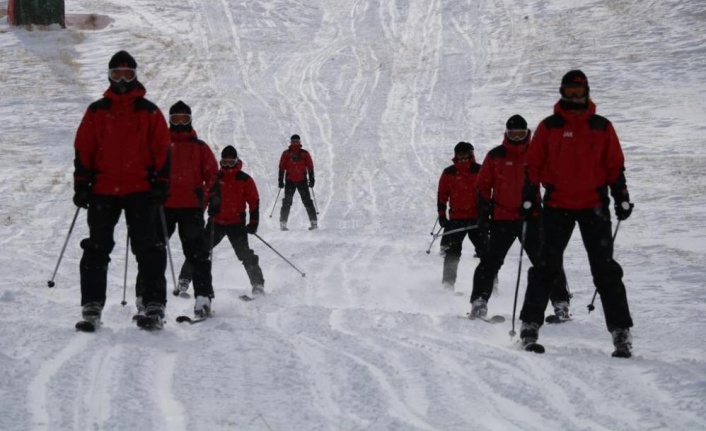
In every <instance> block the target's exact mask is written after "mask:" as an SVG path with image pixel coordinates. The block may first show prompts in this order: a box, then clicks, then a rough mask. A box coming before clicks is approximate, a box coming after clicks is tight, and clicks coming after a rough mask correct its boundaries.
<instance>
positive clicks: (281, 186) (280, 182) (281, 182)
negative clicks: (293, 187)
mask: <svg viewBox="0 0 706 431" xmlns="http://www.w3.org/2000/svg"><path fill="white" fill-rule="evenodd" d="M277 186H279V188H280V189H283V188H284V181H283V180H281V179H280V180H279V181H278V182H277Z"/></svg>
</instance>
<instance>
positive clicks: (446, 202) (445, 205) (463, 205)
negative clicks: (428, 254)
mask: <svg viewBox="0 0 706 431" xmlns="http://www.w3.org/2000/svg"><path fill="white" fill-rule="evenodd" d="M469 145H470V144H469ZM453 162H454V164H453V165H451V166H449V167H447V168H446V169H444V171H443V173H442V174H441V178H439V188H438V195H437V211H438V213H439V219H440V220H446V219H447V215H446V213H447V209H448V221H446V222H444V223H443V224H444V232H448V231H451V230H455V229H460V228H464V227H469V226H474V225H475V224H476V220H477V218H478V200H477V198H476V196H477V194H476V181H477V179H478V173H479V171H480V165H479V164H478V163H476V159H475V157H473V156H472V155H471V157H470V159H469V160H467V161H463V162H460V161H458V159H457V158H456V157H454V158H453ZM466 236H468V238H469V239H470V240H471V242H472V243H473V246H474V247H475V252H476V254H477V255H478V256H481V255H482V254H483V253H484V252H485V248H486V241H487V240H486V236H485V234H484V233H483V232H482V231H481V230H479V229H477V228H473V229H470V230H467V231H463V232H458V233H452V234H449V235H446V236H444V237H442V246H443V247H445V248H446V252H445V254H444V271H443V277H442V282H443V283H444V284H445V285H447V286H453V285H454V284H455V283H456V273H457V270H458V262H459V261H460V260H461V250H462V249H463V240H464V239H465V238H466Z"/></svg>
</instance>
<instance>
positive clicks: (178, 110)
mask: <svg viewBox="0 0 706 431" xmlns="http://www.w3.org/2000/svg"><path fill="white" fill-rule="evenodd" d="M174 114H189V115H191V108H190V107H189V105H187V104H186V103H184V102H182V101H181V100H180V101H178V102H177V103H175V104H173V105H172V107H171V108H169V115H174Z"/></svg>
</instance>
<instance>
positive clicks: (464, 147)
mask: <svg viewBox="0 0 706 431" xmlns="http://www.w3.org/2000/svg"><path fill="white" fill-rule="evenodd" d="M472 152H473V145H471V144H470V143H468V142H459V143H458V144H456V146H455V147H454V153H456V154H466V153H472Z"/></svg>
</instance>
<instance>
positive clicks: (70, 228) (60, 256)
mask: <svg viewBox="0 0 706 431" xmlns="http://www.w3.org/2000/svg"><path fill="white" fill-rule="evenodd" d="M79 211H81V207H78V208H76V213H75V214H74V219H73V220H71V226H70V227H69V233H68V234H66V239H65V240H64V246H63V247H61V253H59V260H58V261H57V262H56V268H54V273H53V274H52V275H51V280H49V281H47V286H49V287H54V286H55V285H56V284H55V283H54V277H56V272H57V271H58V270H59V264H60V263H61V258H62V257H64V251H66V244H68V243H69V237H70V236H71V232H72V231H73V230H74V225H75V224H76V218H77V217H78V212H79Z"/></svg>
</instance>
